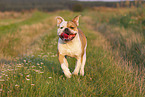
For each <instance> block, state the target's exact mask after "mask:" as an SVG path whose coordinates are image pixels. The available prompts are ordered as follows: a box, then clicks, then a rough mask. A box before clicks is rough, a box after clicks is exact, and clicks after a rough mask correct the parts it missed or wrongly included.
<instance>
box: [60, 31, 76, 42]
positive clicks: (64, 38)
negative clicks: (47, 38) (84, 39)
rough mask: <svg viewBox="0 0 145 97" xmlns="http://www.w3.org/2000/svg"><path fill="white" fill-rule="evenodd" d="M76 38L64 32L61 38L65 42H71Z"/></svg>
mask: <svg viewBox="0 0 145 97" xmlns="http://www.w3.org/2000/svg"><path fill="white" fill-rule="evenodd" d="M75 36H76V34H66V33H64V32H63V33H62V34H61V35H60V36H59V37H60V38H61V39H62V40H64V41H70V40H72V39H74V37H75Z"/></svg>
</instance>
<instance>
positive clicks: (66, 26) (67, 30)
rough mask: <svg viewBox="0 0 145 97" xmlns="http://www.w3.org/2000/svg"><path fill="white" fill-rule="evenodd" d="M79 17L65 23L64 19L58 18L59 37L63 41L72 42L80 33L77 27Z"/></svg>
mask: <svg viewBox="0 0 145 97" xmlns="http://www.w3.org/2000/svg"><path fill="white" fill-rule="evenodd" d="M79 17H80V15H79V16H76V17H75V18H74V19H72V20H71V21H65V20H64V19H63V18H62V17H60V16H58V17H56V19H57V26H58V30H57V35H58V36H59V37H60V38H61V39H62V40H63V41H71V40H72V39H74V38H75V36H76V35H77V33H78V29H77V26H78V25H79Z"/></svg>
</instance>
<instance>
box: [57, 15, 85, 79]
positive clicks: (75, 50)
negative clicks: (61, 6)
mask: <svg viewBox="0 0 145 97" xmlns="http://www.w3.org/2000/svg"><path fill="white" fill-rule="evenodd" d="M79 17H80V15H78V16H76V17H75V18H74V19H72V20H71V21H65V20H64V19H63V18H62V17H60V16H57V17H56V20H57V27H58V29H57V35H58V36H59V39H58V59H59V62H60V64H61V68H62V70H63V72H64V74H65V76H66V77H67V78H71V76H72V74H74V75H78V73H80V75H82V76H84V66H85V63H86V48H87V39H86V37H85V35H84V33H83V32H82V31H81V30H80V29H79V28H78V26H79ZM66 56H70V57H75V58H76V59H77V62H76V66H75V69H74V71H73V73H72V74H71V72H70V70H69V68H68V62H67V59H66Z"/></svg>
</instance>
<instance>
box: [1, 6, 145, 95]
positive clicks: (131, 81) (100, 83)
mask: <svg viewBox="0 0 145 97" xmlns="http://www.w3.org/2000/svg"><path fill="white" fill-rule="evenodd" d="M103 10H104V11H106V10H107V8H106V9H105V8H104V9H103ZM104 11H100V12H96V11H91V10H90V11H84V12H82V13H73V12H70V11H59V12H53V13H50V14H49V15H50V16H46V17H45V14H44V17H45V19H46V20H47V21H46V20H44V21H43V23H44V24H45V23H46V22H47V23H48V24H49V27H48V30H47V29H46V28H42V29H41V30H45V32H46V33H47V34H44V33H41V35H42V36H41V37H40V38H39V39H40V40H39V41H40V42H38V45H39V46H38V47H37V48H39V49H38V50H34V51H33V52H32V53H31V54H29V55H27V54H26V55H24V56H22V57H18V56H17V57H14V56H12V55H11V58H9V59H5V61H4V62H2V59H4V58H5V57H6V56H3V57H2V58H1V59H0V60H1V68H0V69H1V73H0V96H1V97H6V96H12V97H21V96H24V97H27V96H28V97H48V96H58V97H59V96H60V97H61V96H65V97H84V96H86V97H88V96H96V97H98V96H99V97H102V96H107V97H108V96H109V97H110V96H111V97H112V96H115V97H122V96H127V97H138V96H139V97H143V96H144V95H145V93H144V69H143V68H142V70H140V69H138V68H139V67H138V66H132V64H133V62H134V60H133V58H130V61H128V59H126V58H124V59H123V58H122V55H121V53H120V52H121V51H122V50H123V49H122V45H121V47H120V49H118V46H116V47H114V45H115V44H112V41H111V40H110V39H111V38H110V36H108V37H107V35H109V34H110V33H111V32H112V33H113V36H112V39H116V36H118V34H117V33H115V31H116V29H115V28H116V26H117V29H119V30H122V29H123V28H122V27H120V25H116V26H115V27H114V29H112V30H111V29H110V28H109V27H113V25H111V24H108V23H109V22H107V21H106V22H107V24H105V26H106V29H105V28H104V27H105V26H104V23H105V21H102V20H103V18H106V19H107V18H108V17H109V18H111V17H112V15H113V14H114V13H115V12H114V11H111V12H110V13H109V14H110V15H106V14H107V13H106V14H105V12H104ZM88 12H89V13H90V14H88ZM103 12H104V13H103ZM128 12H129V11H126V13H128ZM36 13H37V12H36ZM36 13H35V12H34V13H33V14H36ZM101 13H103V14H101ZM78 14H83V16H82V17H81V18H80V28H81V29H82V31H83V32H84V33H85V35H86V37H87V40H88V47H87V61H86V66H85V76H74V75H73V76H72V78H70V79H68V78H66V77H65V76H64V74H63V72H62V70H61V67H60V64H59V62H58V58H57V55H56V54H57V41H58V36H57V34H56V31H57V27H56V26H54V24H53V23H52V22H56V21H55V20H52V18H54V16H55V15H56V16H58V15H61V16H62V17H64V19H66V20H69V19H72V18H73V17H74V16H75V15H78ZM99 14H100V15H99ZM96 15H98V17H97V20H99V21H97V20H96V18H95V17H96ZM118 16H120V14H118ZM42 17H43V16H42ZM37 19H38V20H37V22H40V21H41V18H40V20H39V18H37ZM51 20H52V21H51ZM48 21H51V22H48ZM28 22H29V23H30V24H31V23H36V22H34V21H33V20H32V21H31V20H29V21H28ZM96 22H97V25H96ZM29 23H28V24H29ZM47 23H46V24H47ZM24 24H25V23H24ZM22 25H23V24H22ZM22 25H21V26H22ZM55 25H56V24H55ZM18 26H19V25H18ZM102 26H103V28H101V29H100V27H102ZM97 28H99V29H97ZM107 30H109V32H107ZM126 30H128V29H127V28H124V30H123V31H124V32H126ZM5 31H6V30H5ZM113 31H114V32H113ZM117 31H118V30H117ZM131 31H132V30H131ZM108 33H109V34H108ZM112 33H111V34H112ZM118 33H119V34H122V33H121V31H120V32H118ZM130 33H133V32H130ZM130 33H128V34H130ZM36 34H37V33H36ZM133 34H134V33H133ZM3 36H4V35H3ZM31 37H33V36H31ZM123 37H124V38H125V39H127V38H129V37H126V36H123ZM119 40H120V37H119ZM20 41H21V40H20ZM132 41H133V40H132ZM132 41H131V42H132ZM30 42H31V41H30ZM133 42H134V41H133ZM36 43H37V42H36ZM124 43H125V42H122V44H124ZM141 43H142V41H141ZM13 45H14V46H18V45H20V44H19V42H17V44H13ZM138 45H140V44H138ZM126 46H128V45H127V44H126ZM135 47H136V46H135ZM31 48H35V46H31ZM10 51H13V49H12V50H10ZM126 52H128V51H126ZM132 52H134V51H132ZM132 52H131V53H132ZM24 54H25V53H24ZM134 54H135V55H137V56H138V53H134ZM6 58H7V57H6ZM68 61H69V64H70V65H69V68H70V70H71V72H72V71H73V70H74V68H75V65H74V64H75V61H76V60H75V59H73V58H69V57H68ZM135 64H136V65H138V63H135Z"/></svg>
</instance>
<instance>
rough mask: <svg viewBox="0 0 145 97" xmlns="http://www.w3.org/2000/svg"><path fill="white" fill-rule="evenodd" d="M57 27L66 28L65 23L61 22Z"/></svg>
mask: <svg viewBox="0 0 145 97" xmlns="http://www.w3.org/2000/svg"><path fill="white" fill-rule="evenodd" d="M59 27H67V21H62V22H61V23H60V25H59Z"/></svg>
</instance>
